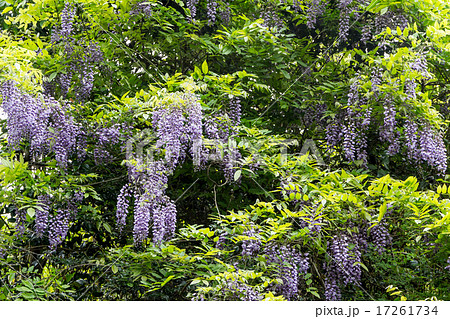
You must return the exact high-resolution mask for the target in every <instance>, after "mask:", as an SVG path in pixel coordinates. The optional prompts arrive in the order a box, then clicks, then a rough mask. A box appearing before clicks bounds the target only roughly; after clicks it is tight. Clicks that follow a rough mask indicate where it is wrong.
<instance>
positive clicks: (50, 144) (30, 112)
mask: <svg viewBox="0 0 450 319" xmlns="http://www.w3.org/2000/svg"><path fill="white" fill-rule="evenodd" d="M0 94H1V95H2V104H1V106H0V107H1V108H2V109H3V111H4V112H5V113H6V115H7V129H8V144H9V146H10V147H11V148H12V149H14V150H18V149H20V148H21V147H22V144H21V143H22V142H24V141H26V142H28V143H29V145H30V151H31V155H32V156H33V157H36V158H37V157H39V156H45V155H50V154H51V153H52V152H53V153H54V156H55V159H56V162H57V163H58V165H59V167H61V168H63V169H66V168H67V166H68V164H69V157H70V155H71V154H74V153H76V152H77V147H76V146H77V138H78V136H79V134H80V129H79V126H78V124H77V123H75V121H74V119H73V117H72V116H70V115H69V114H68V112H67V111H66V109H65V107H64V106H63V105H61V104H60V103H59V102H58V101H56V100H54V99H53V98H51V97H48V96H45V95H38V96H37V97H32V96H31V95H29V94H27V93H23V92H21V91H20V90H19V89H18V88H17V87H16V86H15V84H14V83H13V82H10V81H9V82H5V83H4V84H3V85H2V86H1V88H0Z"/></svg>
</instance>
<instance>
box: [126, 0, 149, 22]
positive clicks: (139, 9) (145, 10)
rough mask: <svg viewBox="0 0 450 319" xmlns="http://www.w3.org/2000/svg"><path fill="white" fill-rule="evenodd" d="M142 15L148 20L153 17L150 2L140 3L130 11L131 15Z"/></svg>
mask: <svg viewBox="0 0 450 319" xmlns="http://www.w3.org/2000/svg"><path fill="white" fill-rule="evenodd" d="M141 13H142V14H143V15H144V16H145V17H147V18H149V17H151V16H152V14H153V10H152V5H151V4H150V3H149V2H148V1H145V0H144V1H138V2H137V3H136V4H135V5H134V6H133V8H132V9H131V10H130V14H131V15H138V14H141Z"/></svg>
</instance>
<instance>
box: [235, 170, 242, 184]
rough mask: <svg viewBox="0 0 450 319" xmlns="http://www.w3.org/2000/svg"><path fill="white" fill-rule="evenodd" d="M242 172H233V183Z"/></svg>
mask: <svg viewBox="0 0 450 319" xmlns="http://www.w3.org/2000/svg"><path fill="white" fill-rule="evenodd" d="M241 174H242V171H241V170H240V169H239V170H237V171H236V172H234V181H235V182H236V181H237V180H238V179H239V178H240V177H241Z"/></svg>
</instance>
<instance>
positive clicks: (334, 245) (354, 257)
mask: <svg viewBox="0 0 450 319" xmlns="http://www.w3.org/2000/svg"><path fill="white" fill-rule="evenodd" d="M327 252H328V255H329V256H330V257H331V260H330V261H329V262H328V263H327V264H326V265H325V266H324V268H325V270H326V272H325V273H326V276H325V299H326V300H330V301H334V300H340V299H341V290H340V287H341V285H342V286H347V285H348V284H351V283H354V284H355V283H359V282H360V280H361V265H360V263H361V249H360V247H359V245H358V240H354V239H353V238H352V237H350V236H348V235H347V234H339V235H336V236H335V237H334V238H333V240H332V241H331V244H330V246H329V248H328V249H327Z"/></svg>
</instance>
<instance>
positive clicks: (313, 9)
mask: <svg viewBox="0 0 450 319" xmlns="http://www.w3.org/2000/svg"><path fill="white" fill-rule="evenodd" d="M325 7H326V2H325V1H323V0H309V1H308V5H307V9H306V25H307V26H308V28H309V29H315V27H316V23H317V18H319V17H320V16H321V15H322V14H323V12H324V11H325Z"/></svg>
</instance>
